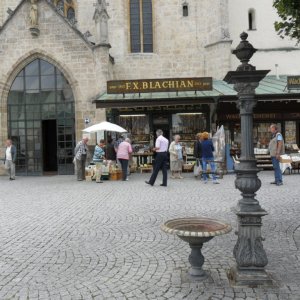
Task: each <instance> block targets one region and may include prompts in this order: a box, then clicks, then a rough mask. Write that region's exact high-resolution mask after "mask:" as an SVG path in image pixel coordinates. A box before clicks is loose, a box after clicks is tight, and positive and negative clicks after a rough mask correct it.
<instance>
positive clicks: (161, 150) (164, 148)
mask: <svg viewBox="0 0 300 300" xmlns="http://www.w3.org/2000/svg"><path fill="white" fill-rule="evenodd" d="M156 136H157V139H156V142H155V148H153V150H154V151H156V158H155V165H154V169H153V172H152V175H151V177H150V180H149V181H145V182H146V183H147V184H150V185H152V186H153V185H154V183H155V180H156V177H157V175H158V172H159V170H160V169H161V170H162V173H163V182H162V184H161V186H167V177H168V173H167V162H168V147H169V141H168V140H167V139H166V138H165V137H164V136H163V131H162V130H161V129H158V130H157V131H156Z"/></svg>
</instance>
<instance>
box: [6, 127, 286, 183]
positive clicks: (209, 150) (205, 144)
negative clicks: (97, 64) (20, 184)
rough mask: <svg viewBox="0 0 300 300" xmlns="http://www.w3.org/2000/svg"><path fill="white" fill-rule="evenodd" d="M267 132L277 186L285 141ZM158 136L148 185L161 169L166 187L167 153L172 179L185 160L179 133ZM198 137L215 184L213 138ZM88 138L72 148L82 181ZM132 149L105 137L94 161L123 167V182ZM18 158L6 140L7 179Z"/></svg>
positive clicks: (198, 152) (198, 151)
mask: <svg viewBox="0 0 300 300" xmlns="http://www.w3.org/2000/svg"><path fill="white" fill-rule="evenodd" d="M270 132H271V134H272V137H271V140H270V143H269V151H270V156H271V159H272V163H273V167H274V175H275V181H273V182H271V183H272V184H275V185H277V186H280V185H282V184H283V182H282V174H281V170H280V165H279V163H280V156H281V155H282V154H284V149H285V147H284V140H283V137H282V134H281V133H280V132H279V130H278V127H277V125H276V124H272V125H271V126H270ZM156 135H157V139H156V142H155V147H154V148H153V151H154V152H156V157H155V164H154V168H153V172H152V175H151V177H150V179H149V181H146V183H147V184H149V185H151V186H153V185H154V183H155V180H156V177H157V175H158V173H159V171H160V170H162V173H163V180H162V183H161V186H167V163H168V152H169V153H170V169H171V178H172V179H175V178H178V179H182V178H183V177H182V175H181V174H182V168H183V163H184V159H183V158H184V155H185V149H184V146H182V144H181V143H180V136H179V135H175V136H174V140H173V141H172V142H171V144H170V146H169V141H168V139H166V138H165V137H164V136H163V131H162V130H160V129H159V130H157V131H156ZM196 137H197V140H196V142H195V144H194V157H195V158H196V159H197V162H198V163H199V164H201V167H202V171H203V175H202V176H203V180H204V183H207V172H206V171H207V165H208V164H209V165H210V169H211V173H212V177H213V183H215V184H216V183H218V181H217V177H216V174H215V172H216V166H215V162H214V155H213V152H214V146H213V143H212V140H211V139H209V133H208V132H202V133H198V134H197V136H196ZM88 141H89V139H88V138H87V137H84V138H83V139H82V140H81V141H80V142H79V143H78V144H77V145H76V147H75V157H74V162H75V163H76V169H77V180H78V181H82V180H84V179H85V166H86V159H87V153H88V145H87V144H88ZM132 152H133V150H132V147H131V143H130V139H128V138H126V139H124V138H122V137H120V139H119V140H117V141H116V142H113V140H112V139H108V142H107V144H105V141H104V140H100V141H99V144H98V145H96V146H95V150H94V155H93V162H94V163H97V162H102V161H103V160H104V159H105V160H110V161H113V162H116V161H118V162H119V163H120V165H121V167H122V179H123V180H124V181H127V180H128V164H129V160H130V158H131V153H132ZM16 159H17V149H16V146H15V145H13V143H12V140H11V139H7V140H6V150H5V158H4V163H5V168H6V169H7V171H8V174H9V180H15V164H16Z"/></svg>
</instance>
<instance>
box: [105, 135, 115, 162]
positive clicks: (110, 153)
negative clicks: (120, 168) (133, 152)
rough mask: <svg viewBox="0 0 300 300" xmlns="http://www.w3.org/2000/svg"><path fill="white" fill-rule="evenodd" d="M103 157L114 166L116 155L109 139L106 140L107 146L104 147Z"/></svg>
mask: <svg viewBox="0 0 300 300" xmlns="http://www.w3.org/2000/svg"><path fill="white" fill-rule="evenodd" d="M105 157H106V159H107V160H111V161H112V163H113V164H114V165H115V164H116V159H117V153H116V149H115V146H114V144H113V140H112V139H111V138H109V139H108V140H107V144H106V146H105Z"/></svg>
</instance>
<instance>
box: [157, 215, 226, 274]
mask: <svg viewBox="0 0 300 300" xmlns="http://www.w3.org/2000/svg"><path fill="white" fill-rule="evenodd" d="M161 229H162V230H163V231H164V232H166V233H170V234H175V235H177V236H178V237H179V238H180V239H182V240H183V241H185V242H187V243H189V245H190V247H191V254H190V255H189V262H190V264H191V268H190V269H189V271H188V273H189V274H190V275H192V276H199V277H204V276H205V275H206V273H205V272H204V270H203V269H202V266H203V264H204V256H203V255H202V252H201V249H202V246H203V244H204V243H206V242H208V241H209V240H211V239H212V238H213V237H215V236H218V235H223V234H226V233H228V232H230V231H231V230H232V227H231V226H230V225H229V224H227V223H224V222H222V221H220V220H216V219H211V218H204V217H198V218H197V217H196V218H179V219H173V220H168V221H167V222H165V223H164V224H163V225H161Z"/></svg>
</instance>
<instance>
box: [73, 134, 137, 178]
mask: <svg viewBox="0 0 300 300" xmlns="http://www.w3.org/2000/svg"><path fill="white" fill-rule="evenodd" d="M88 141H89V139H88V138H87V137H84V138H83V139H82V140H81V141H80V142H79V143H78V144H77V145H76V147H75V158H74V162H75V163H76V170H77V171H76V172H77V180H78V181H82V180H85V166H86V159H87V153H88V145H87V144H88ZM131 153H132V147H131V143H130V139H129V138H126V139H123V138H122V137H120V139H118V140H117V141H116V142H113V140H112V139H108V141H107V144H105V140H103V139H101V140H100V141H99V143H98V144H97V145H96V146H95V149H94V154H93V158H92V162H93V163H102V162H103V161H104V160H109V161H111V162H112V163H114V164H115V163H116V161H118V162H119V163H120V165H121V168H122V180H123V181H127V180H128V162H129V160H130V155H131ZM99 182H102V181H99Z"/></svg>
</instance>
